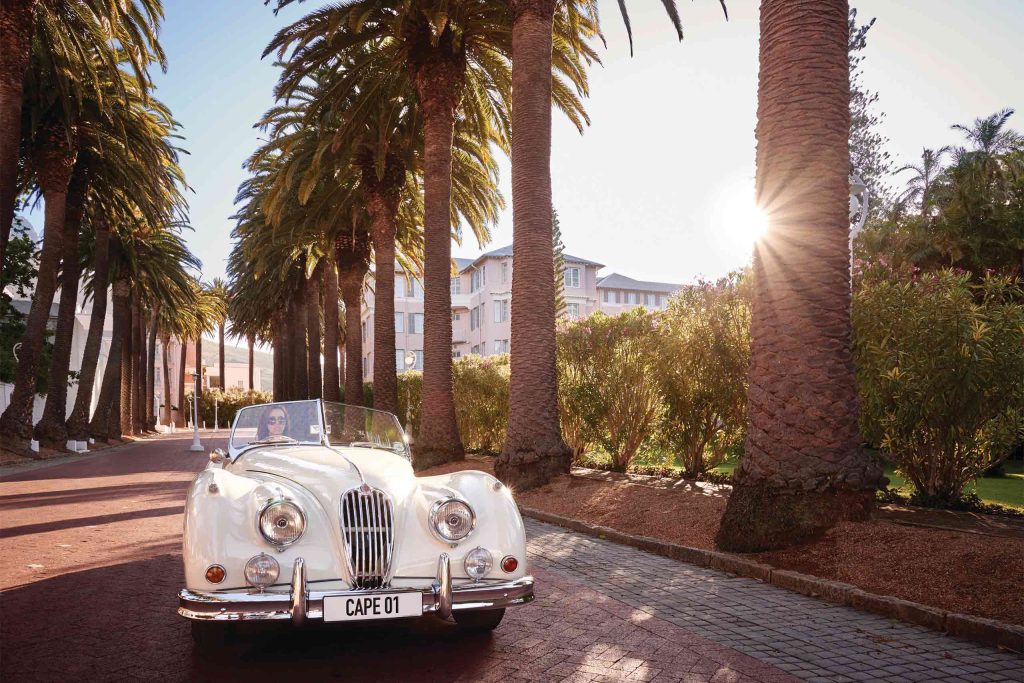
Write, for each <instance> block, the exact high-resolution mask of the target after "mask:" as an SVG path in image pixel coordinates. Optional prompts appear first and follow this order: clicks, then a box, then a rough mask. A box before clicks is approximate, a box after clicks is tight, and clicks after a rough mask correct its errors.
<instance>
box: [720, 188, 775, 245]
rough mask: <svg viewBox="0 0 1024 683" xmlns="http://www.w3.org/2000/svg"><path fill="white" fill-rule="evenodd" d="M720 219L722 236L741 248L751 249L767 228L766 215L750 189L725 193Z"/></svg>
mask: <svg viewBox="0 0 1024 683" xmlns="http://www.w3.org/2000/svg"><path fill="white" fill-rule="evenodd" d="M720 220H721V226H720V229H721V231H722V237H723V238H724V239H726V240H727V241H728V242H730V243H732V244H733V245H734V246H735V247H738V248H740V249H743V250H749V249H753V248H754V244H755V243H757V241H758V240H760V239H761V238H762V237H763V236H764V234H765V232H766V231H767V230H768V216H767V214H766V213H765V211H764V210H763V209H762V208H761V207H759V206H758V205H757V203H756V202H755V200H754V196H753V192H750V191H747V192H734V193H730V194H729V195H727V196H726V198H725V200H724V203H723V205H722V207H721V212H720Z"/></svg>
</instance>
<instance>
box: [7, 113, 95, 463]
mask: <svg viewBox="0 0 1024 683" xmlns="http://www.w3.org/2000/svg"><path fill="white" fill-rule="evenodd" d="M41 135H42V136H44V144H43V145H42V147H41V149H40V151H39V152H38V153H37V154H36V158H35V165H36V171H37V176H38V178H39V185H40V186H41V188H42V191H43V202H44V204H45V207H44V208H45V218H44V233H43V249H42V254H41V256H40V258H39V273H38V276H37V277H36V287H35V291H34V292H33V295H32V307H31V308H30V309H29V313H28V320H27V321H26V322H25V332H24V334H23V335H22V337H21V349H20V350H19V351H18V369H17V372H16V373H15V379H14V392H13V393H12V395H11V403H10V405H8V406H7V409H6V410H5V411H4V413H3V415H2V416H0V438H2V439H3V442H4V445H5V446H6V447H7V448H9V449H11V450H13V451H20V452H23V453H26V454H29V455H32V451H31V449H30V448H29V442H30V441H31V439H32V426H33V425H32V403H33V400H34V398H35V394H36V374H37V372H38V370H39V359H40V358H41V356H42V353H43V341H44V340H45V339H46V326H47V323H48V322H49V320H50V306H51V304H53V295H54V291H55V290H56V288H57V264H58V261H59V259H60V254H61V234H62V233H63V231H64V215H65V209H66V206H67V192H68V181H69V180H70V178H71V171H72V169H73V168H74V165H75V157H76V156H77V153H76V151H75V147H74V145H73V144H72V145H69V140H68V136H67V133H66V132H65V131H64V130H63V129H62V128H61V127H59V126H51V127H49V128H48V129H47V130H46V131H44V132H43V133H41Z"/></svg>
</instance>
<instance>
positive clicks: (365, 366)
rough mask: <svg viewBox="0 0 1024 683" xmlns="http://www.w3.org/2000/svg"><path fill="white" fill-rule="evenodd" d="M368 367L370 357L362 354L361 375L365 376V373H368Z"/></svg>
mask: <svg viewBox="0 0 1024 683" xmlns="http://www.w3.org/2000/svg"><path fill="white" fill-rule="evenodd" d="M370 367H371V365H370V357H369V356H363V377H366V376H367V375H369V374H370Z"/></svg>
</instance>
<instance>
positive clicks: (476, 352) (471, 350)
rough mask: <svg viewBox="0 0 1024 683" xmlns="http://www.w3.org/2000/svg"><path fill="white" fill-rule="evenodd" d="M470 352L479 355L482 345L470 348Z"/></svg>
mask: <svg viewBox="0 0 1024 683" xmlns="http://www.w3.org/2000/svg"><path fill="white" fill-rule="evenodd" d="M469 352H470V353H473V354H476V355H478V356H479V355H480V347H479V346H474V347H473V348H471V349H470V350H469Z"/></svg>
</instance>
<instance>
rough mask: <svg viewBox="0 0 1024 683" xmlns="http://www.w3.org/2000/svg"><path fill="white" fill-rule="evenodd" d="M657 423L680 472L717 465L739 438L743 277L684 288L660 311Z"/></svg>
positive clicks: (745, 310)
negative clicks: (659, 399)
mask: <svg viewBox="0 0 1024 683" xmlns="http://www.w3.org/2000/svg"><path fill="white" fill-rule="evenodd" d="M660 331H661V334H660V341H659V344H658V348H657V351H658V359H657V372H656V375H655V376H656V377H657V381H658V385H659V389H660V392H661V400H662V403H663V405H664V410H663V411H662V417H661V421H660V424H659V427H658V429H657V435H658V436H657V438H658V441H659V444H660V445H661V446H662V448H663V449H665V450H668V451H671V452H674V453H676V454H678V457H679V460H680V462H681V463H682V466H683V470H684V471H685V472H686V474H687V475H688V476H697V475H700V474H702V473H704V472H705V471H707V470H708V469H711V468H713V467H715V466H717V465H719V464H721V463H722V462H723V461H724V460H725V458H726V456H727V453H728V449H729V448H730V447H733V446H736V445H737V444H741V443H742V442H743V437H744V432H745V429H744V427H745V422H746V410H747V366H748V365H749V363H750V282H749V278H746V279H744V278H743V277H742V276H741V275H740V274H733V275H730V276H729V277H728V278H723V279H721V280H719V281H718V282H717V283H713V284H712V283H709V282H703V283H700V284H699V285H697V286H695V287H687V288H684V289H683V290H681V291H680V292H679V293H678V294H676V295H675V296H673V297H671V298H670V299H669V305H668V310H666V311H665V313H663V314H662V316H661V326H660Z"/></svg>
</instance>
